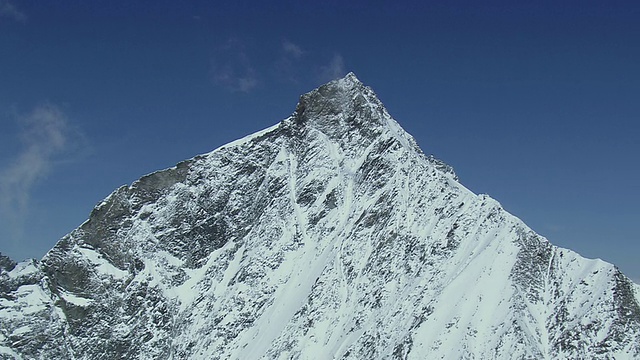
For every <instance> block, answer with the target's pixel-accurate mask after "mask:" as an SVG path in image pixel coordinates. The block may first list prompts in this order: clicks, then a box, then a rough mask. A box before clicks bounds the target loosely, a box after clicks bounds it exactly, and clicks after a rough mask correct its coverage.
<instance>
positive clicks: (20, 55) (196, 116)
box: [0, 0, 640, 281]
mask: <svg viewBox="0 0 640 360" xmlns="http://www.w3.org/2000/svg"><path fill="white" fill-rule="evenodd" d="M638 64H640V2H633V1H562V2H560V1H536V2H521V1H504V2H496V1H489V2H477V1H446V2H437V3H436V2H431V1H426V2H389V1H385V2H383V1H374V2H370V1H369V2H364V1H353V2H338V1H328V2H321V3H319V4H310V3H309V2H299V1H296V2H294V1H290V2H258V1H254V2H250V1H240V2H237V1H235V2H228V3H225V2H205V1H194V2H190V3H189V4H186V3H184V2H178V1H140V2H128V1H91V2H87V1H55V2H42V1H34V0H0V174H4V175H2V176H4V177H2V176H0V181H1V182H4V183H5V185H4V189H5V190H4V191H5V195H4V199H2V198H0V251H1V252H3V253H6V254H9V255H10V256H12V257H13V258H16V259H23V258H27V257H36V258H39V257H41V256H42V255H43V254H44V253H45V252H46V250H48V249H49V248H51V247H52V246H53V244H55V242H56V241H57V240H58V239H59V238H60V237H62V236H63V235H64V234H66V233H68V232H69V231H71V230H72V229H74V228H75V227H77V226H78V225H80V224H81V223H82V222H83V221H84V220H85V219H86V218H87V217H88V215H89V212H90V211H91V209H92V208H93V206H94V205H95V204H96V203H98V202H100V201H101V200H102V199H103V198H104V197H106V196H107V195H108V194H109V193H110V192H111V191H113V190H114V189H115V188H117V187H118V186H120V185H123V184H129V183H131V182H132V181H134V180H136V179H137V178H139V177H140V176H142V175H144V174H146V173H149V172H152V171H155V170H158V169H162V168H166V167H170V166H173V165H174V164H175V163H177V162H179V161H181V160H184V159H187V158H190V157H193V156H195V155H197V154H200V153H205V152H208V151H210V150H212V149H214V148H216V147H218V146H220V145H223V144H224V143H226V142H229V141H232V140H235V139H236V138H239V137H242V136H244V135H247V134H250V133H252V132H255V131H257V130H260V129H263V128H265V127H267V126H270V125H272V124H275V123H276V122H278V121H280V120H282V119H284V118H285V117H287V116H288V115H289V114H290V113H291V112H292V111H293V110H294V108H295V105H296V102H297V99H298V97H299V95H300V94H302V93H304V92H307V91H309V90H312V89H313V88H315V87H317V86H318V85H320V84H322V83H324V82H326V81H328V80H330V79H331V78H333V77H336V76H338V75H344V74H345V73H346V72H348V71H353V72H355V73H356V75H357V76H358V77H359V78H360V79H361V80H362V81H363V82H364V83H365V84H367V85H369V86H371V87H372V88H373V89H374V90H375V91H376V93H377V94H378V96H379V97H380V99H381V100H382V101H383V102H384V103H385V105H386V106H387V108H388V110H389V112H390V113H391V114H392V116H394V118H395V119H396V120H397V121H398V122H399V123H400V124H401V125H402V126H403V127H404V128H405V129H406V130H407V131H408V132H409V133H411V134H412V135H413V136H414V137H415V138H416V140H417V141H418V143H419V144H420V146H421V147H422V149H423V150H424V151H425V153H428V154H434V155H435V156H436V157H438V158H440V159H442V160H444V161H445V162H447V163H449V164H450V165H452V166H453V167H454V168H455V170H456V172H457V173H458V175H459V177H460V179H461V181H462V183H463V184H464V185H466V186H467V187H469V188H470V189H471V190H473V191H474V192H476V193H487V194H489V195H491V196H492V197H494V198H495V199H497V200H498V201H500V202H501V203H502V204H503V206H504V207H505V208H506V209H507V210H508V211H510V212H512V213H513V214H515V215H516V216H518V217H520V218H521V219H523V221H524V222H525V223H527V224H528V225H529V226H531V227H532V228H533V229H534V230H535V231H537V232H539V233H541V234H542V235H545V236H546V237H547V238H549V239H550V241H551V242H552V243H554V244H556V245H560V246H562V247H567V248H570V249H573V250H575V251H578V252H579V253H580V254H582V255H583V256H586V257H590V258H596V257H598V258H602V259H604V260H606V261H609V262H612V263H614V264H616V265H618V266H619V267H620V268H621V269H622V270H623V271H624V272H625V273H627V274H628V275H629V276H631V277H632V278H634V279H635V280H636V281H638V280H640V261H638V258H639V256H638V255H639V254H640V233H639V232H638V226H639V225H640V210H639V207H638V204H640V185H639V184H640V181H639V179H640V170H639V166H638V159H637V158H638V155H640V141H639V140H638V139H639V135H640V66H639V65H638ZM43 109H44V110H46V111H49V112H52V111H53V112H54V113H55V114H56V116H58V117H59V118H61V119H63V124H64V125H60V126H61V128H60V129H59V130H60V133H61V134H62V136H64V139H65V143H64V145H63V146H61V147H60V148H56V149H53V150H46V149H41V148H37V145H34V144H35V142H36V141H39V140H38V137H37V136H33V133H34V131H35V130H34V129H33V127H34V126H37V124H38V119H40V118H38V117H37V116H36V115H34V114H36V113H37V111H38V110H41V111H42V110H43ZM38 114H40V113H38ZM30 119H31V120H30ZM30 121H31V122H30ZM43 136H45V135H43ZM49 140H50V139H49ZM40 143H41V144H42V143H45V144H46V141H44V142H42V141H41V142H40ZM34 146H35V148H37V149H39V151H40V153H39V156H40V157H41V158H40V159H38V160H41V161H42V163H41V164H45V165H46V166H42V168H38V169H40V170H37V171H35V170H34V174H35V175H34V177H33V181H31V182H29V181H24V182H22V184H23V185H24V186H22V187H20V186H17V185H15V183H13V185H6V184H7V183H8V180H6V179H7V178H8V176H9V175H8V174H15V173H16V171H15V170H16V169H18V168H20V165H18V164H17V162H18V161H21V160H20V159H24V157H21V156H23V155H24V154H25V153H27V152H28V150H29V149H31V148H33V147H34ZM15 176H18V175H15ZM14 178H15V177H14ZM3 179H4V180H3ZM6 191H10V192H13V193H20V194H21V195H24V199H26V200H25V202H24V204H23V205H24V206H23V207H21V208H19V209H14V208H13V207H15V206H16V204H15V202H12V201H9V200H8V199H9V197H8V196H7V195H6V194H8V193H6ZM0 196H2V194H1V193H0ZM11 196H13V195H11Z"/></svg>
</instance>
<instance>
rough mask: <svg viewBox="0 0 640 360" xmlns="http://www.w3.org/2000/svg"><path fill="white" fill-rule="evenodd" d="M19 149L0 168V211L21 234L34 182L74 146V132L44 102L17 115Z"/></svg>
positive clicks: (64, 117)
mask: <svg viewBox="0 0 640 360" xmlns="http://www.w3.org/2000/svg"><path fill="white" fill-rule="evenodd" d="M18 121H19V123H20V125H21V129H22V130H21V133H20V134H19V136H20V138H21V140H22V143H23V149H22V151H21V152H20V153H19V154H17V155H16V156H15V157H14V161H13V162H11V163H9V165H8V166H7V167H6V168H4V169H0V211H1V213H2V215H3V218H4V219H5V220H6V222H7V224H6V225H5V226H10V227H11V229H10V230H11V232H12V233H14V235H15V237H16V238H20V237H21V233H22V228H23V226H24V223H25V219H26V216H27V214H28V208H29V201H30V197H31V193H32V190H33V187H34V185H36V184H37V183H38V182H39V181H41V180H43V179H44V178H45V177H46V176H47V175H48V174H49V172H50V171H51V169H52V167H53V165H54V164H55V162H56V161H59V160H60V159H59V157H60V156H61V155H62V154H64V153H65V151H66V150H68V149H69V148H70V147H72V146H75V144H71V142H73V141H75V135H74V134H75V133H74V132H73V131H72V130H71V128H70V126H69V124H68V120H67V117H66V116H65V114H64V113H63V112H62V111H61V110H60V108H58V107H57V106H55V105H53V104H50V103H45V104H42V105H40V106H37V107H36V108H35V109H34V110H33V111H32V112H31V113H29V114H27V115H23V116H18Z"/></svg>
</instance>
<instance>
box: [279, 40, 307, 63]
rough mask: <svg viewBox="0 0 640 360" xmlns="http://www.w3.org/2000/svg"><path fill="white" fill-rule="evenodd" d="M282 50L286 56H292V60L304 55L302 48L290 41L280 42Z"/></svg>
mask: <svg viewBox="0 0 640 360" xmlns="http://www.w3.org/2000/svg"><path fill="white" fill-rule="evenodd" d="M282 50H283V51H284V53H285V54H286V55H289V56H292V57H293V58H294V59H300V58H301V57H302V55H304V51H303V50H302V48H301V47H300V46H298V45H296V44H294V43H292V42H291V41H288V40H285V41H283V42H282Z"/></svg>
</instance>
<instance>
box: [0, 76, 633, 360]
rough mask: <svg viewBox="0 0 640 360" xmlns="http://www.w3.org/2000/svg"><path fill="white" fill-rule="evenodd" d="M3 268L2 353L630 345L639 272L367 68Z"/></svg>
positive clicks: (575, 352)
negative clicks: (468, 166) (581, 240)
mask: <svg viewBox="0 0 640 360" xmlns="http://www.w3.org/2000/svg"><path fill="white" fill-rule="evenodd" d="M2 271H3V272H2V273H1V276H2V278H0V358H1V359H5V358H6V359H14V358H15V359H21V358H25V359H27V358H28V359H51V358H68V359H114V358H127V359H425V358H428V359H563V358H566V359H581V358H589V359H611V358H615V359H632V358H638V357H640V306H639V305H638V304H639V302H640V301H639V298H640V297H639V294H640V291H639V289H638V286H637V285H635V284H633V283H632V282H631V281H630V280H629V279H627V278H626V277H625V276H624V275H623V274H621V273H620V272H619V271H618V270H617V269H616V268H615V267H614V266H613V265H610V264H608V263H605V262H603V261H600V260H588V259H584V258H582V257H580V256H579V255H578V254H576V253H574V252H572V251H570V250H566V249H560V248H557V247H555V246H553V245H552V244H550V243H549V242H548V241H547V240H546V239H544V238H543V237H541V236H539V235H537V234H536V233H535V232H533V231H532V230H531V229H529V228H528V227H527V226H526V225H525V224H524V223H523V222H522V221H520V220H519V219H517V218H515V217H514V216H512V215H511V214H509V213H507V212H506V211H504V210H503V209H502V207H501V206H500V204H499V203H498V202H496V201H495V200H493V199H491V198H490V197H488V196H486V195H475V194H473V193H472V192H470V191H469V190H468V189H466V188H465V187H464V186H463V185H461V184H460V183H459V182H458V179H457V177H456V175H455V173H454V172H453V170H452V169H451V168H450V167H449V166H447V165H446V164H444V163H442V162H441V161H439V160H437V159H435V158H433V157H430V156H425V155H424V154H423V153H422V151H421V150H420V149H419V148H418V146H417V145H416V143H415V141H414V140H413V138H412V137H411V136H410V135H409V134H407V133H406V132H405V131H404V130H403V129H402V128H401V127H400V126H399V125H398V123H397V122H395V120H393V119H392V118H391V116H390V115H389V114H388V113H387V111H386V110H385V109H384V107H383V105H382V104H381V103H380V101H379V100H378V99H377V98H376V96H375V94H374V93H373V91H372V90H371V89H370V88H368V87H366V86H364V85H363V84H362V83H361V82H360V81H359V80H358V79H357V78H356V77H355V76H354V75H353V74H349V75H347V76H346V77H345V78H343V79H340V80H336V81H333V82H330V83H328V84H326V85H324V86H322V87H320V88H318V89H316V90H314V91H312V92H310V93H308V94H305V95H303V96H302V97H301V98H300V102H299V104H298V106H297V108H296V110H295V112H294V113H293V114H292V115H291V116H290V117H289V118H287V119H285V120H284V121H282V122H281V123H279V124H277V125H275V126H273V127H270V128H269V129H266V130H264V131H261V132H259V133H256V134H254V135H251V136H248V137H246V138H243V139H241V140H238V141H236V142H233V143H230V144H228V145H225V146H223V147H221V148H218V149H216V150H215V151H213V152H211V153H209V154H205V155H201V156H197V157H195V158H193V159H190V160H187V161H185V162H182V163H180V164H178V165H177V166H176V167H174V168H170V169H167V170H163V171H159V172H156V173H153V174H150V175H148V176H145V177H143V178H142V179H140V180H138V181H136V182H135V183H133V184H132V185H131V186H123V187H121V188H119V189H117V190H116V191H115V192H114V193H112V194H111V195H110V196H109V197H108V198H107V199H105V200H104V201H103V202H102V203H100V204H99V205H98V206H96V208H95V209H94V210H93V212H92V214H91V216H90V218H89V219H88V220H87V221H86V222H85V223H84V224H83V225H82V226H80V227H79V228H78V229H76V230H75V231H73V232H72V233H70V234H69V235H67V236H65V237H64V238H63V239H61V240H60V242H59V243H58V244H57V245H56V246H55V247H54V248H53V249H52V250H51V251H50V252H49V253H48V254H47V255H46V256H45V257H44V258H43V259H42V261H40V262H31V263H29V264H19V265H18V266H16V267H15V268H13V269H8V268H7V269H4V270H2Z"/></svg>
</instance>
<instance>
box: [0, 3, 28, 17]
mask: <svg viewBox="0 0 640 360" xmlns="http://www.w3.org/2000/svg"><path fill="white" fill-rule="evenodd" d="M0 17H5V18H10V19H13V20H15V21H17V22H25V21H27V15H25V14H24V13H23V12H22V11H20V10H18V8H16V7H15V5H13V4H12V3H10V2H9V0H0Z"/></svg>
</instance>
